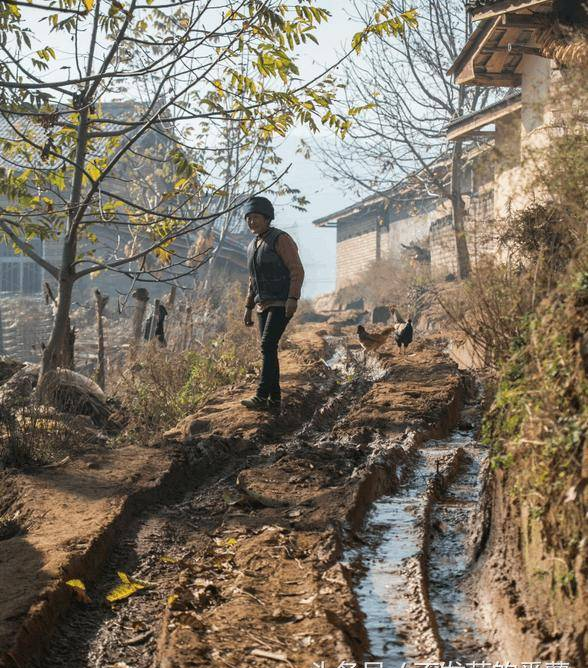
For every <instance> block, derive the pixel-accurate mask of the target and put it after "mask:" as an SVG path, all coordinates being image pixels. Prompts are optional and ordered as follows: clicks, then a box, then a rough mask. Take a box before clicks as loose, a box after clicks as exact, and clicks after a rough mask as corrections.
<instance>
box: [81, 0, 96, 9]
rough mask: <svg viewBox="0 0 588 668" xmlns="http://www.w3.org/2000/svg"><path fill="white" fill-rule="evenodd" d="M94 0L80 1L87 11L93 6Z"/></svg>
mask: <svg viewBox="0 0 588 668" xmlns="http://www.w3.org/2000/svg"><path fill="white" fill-rule="evenodd" d="M94 2H95V0H82V3H83V5H84V7H85V8H86V11H87V12H91V11H92V8H93V7H94Z"/></svg>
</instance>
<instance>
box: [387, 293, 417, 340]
mask: <svg viewBox="0 0 588 668" xmlns="http://www.w3.org/2000/svg"><path fill="white" fill-rule="evenodd" d="M390 312H391V313H392V315H393V316H394V339H395V341H396V345H397V346H398V347H399V348H400V350H402V346H404V350H406V349H407V348H408V345H409V344H410V343H412V338H413V334H414V330H413V327H412V319H411V318H408V319H407V320H406V322H405V321H404V319H403V318H402V316H401V315H400V313H399V312H398V309H397V308H396V306H395V305H394V304H392V305H391V306H390Z"/></svg>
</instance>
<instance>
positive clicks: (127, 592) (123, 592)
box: [106, 571, 147, 603]
mask: <svg viewBox="0 0 588 668" xmlns="http://www.w3.org/2000/svg"><path fill="white" fill-rule="evenodd" d="M118 577H119V580H120V584H119V585H117V586H116V587H115V588H114V589H112V590H111V591H110V592H109V593H108V594H107V595H106V600H107V601H108V602H109V603H115V602H116V601H122V600H123V599H125V598H128V597H129V596H132V595H133V594H135V593H136V592H138V591H140V590H141V589H145V588H146V587H147V583H146V582H143V581H142V580H133V579H132V578H130V577H129V576H128V575H127V574H126V573H122V572H121V571H119V572H118Z"/></svg>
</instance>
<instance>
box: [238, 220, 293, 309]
mask: <svg viewBox="0 0 588 668" xmlns="http://www.w3.org/2000/svg"><path fill="white" fill-rule="evenodd" d="M281 234H285V232H282V230H278V229H277V228H275V227H270V228H269V230H268V231H267V232H266V234H265V236H264V237H263V239H262V240H261V242H260V244H259V246H258V247H257V248H256V247H255V246H256V241H257V238H255V239H253V240H252V241H251V243H250V244H249V247H248V248H247V265H248V267H249V275H250V276H251V282H252V284H253V292H254V294H255V303H256V304H259V303H260V302H270V301H286V299H288V295H289V293H290V272H289V271H288V268H287V267H286V265H285V264H284V262H283V260H282V258H281V257H280V256H279V255H278V253H277V251H276V241H277V240H278V237H279V236H280V235H281Z"/></svg>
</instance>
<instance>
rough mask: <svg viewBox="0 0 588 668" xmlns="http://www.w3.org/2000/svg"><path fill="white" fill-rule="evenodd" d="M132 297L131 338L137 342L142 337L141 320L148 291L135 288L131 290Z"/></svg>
mask: <svg viewBox="0 0 588 668" xmlns="http://www.w3.org/2000/svg"><path fill="white" fill-rule="evenodd" d="M133 299H134V300H135V312H134V313H133V340H134V341H135V343H136V344H138V343H139V341H141V339H142V338H143V320H144V319H145V311H146V309H147V302H148V301H149V293H148V292H147V290H146V289H145V288H137V289H136V290H135V291H134V292H133Z"/></svg>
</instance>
